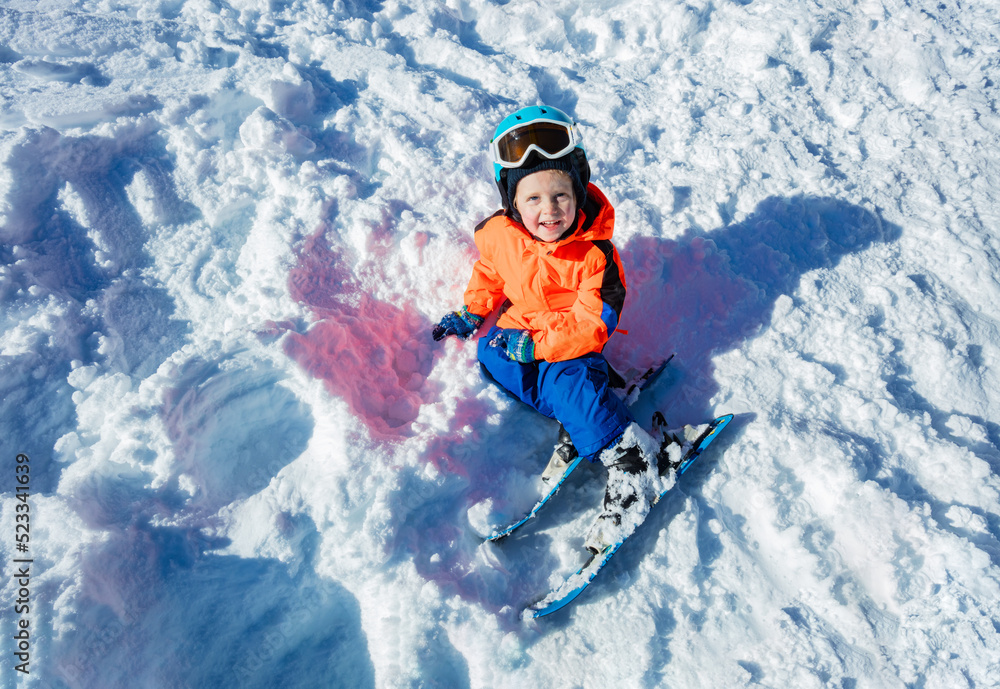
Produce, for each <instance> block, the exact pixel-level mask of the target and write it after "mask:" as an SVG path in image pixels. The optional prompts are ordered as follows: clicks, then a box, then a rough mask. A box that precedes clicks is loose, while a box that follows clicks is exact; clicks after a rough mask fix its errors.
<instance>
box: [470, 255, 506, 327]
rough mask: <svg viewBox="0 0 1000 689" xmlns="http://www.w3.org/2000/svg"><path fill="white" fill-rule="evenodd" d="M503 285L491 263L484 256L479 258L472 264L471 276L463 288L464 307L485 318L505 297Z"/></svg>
mask: <svg viewBox="0 0 1000 689" xmlns="http://www.w3.org/2000/svg"><path fill="white" fill-rule="evenodd" d="M503 286H504V282H503V278H501V277H500V275H499V274H498V273H497V271H496V269H495V268H494V267H493V264H492V263H490V262H489V260H487V259H486V258H480V259H479V260H478V261H476V263H475V265H474V266H472V277H471V278H469V286H468V287H467V288H466V290H465V306H466V308H467V309H468V310H469V312H470V313H473V314H475V315H477V316H481V317H483V318H485V317H486V316H488V315H490V314H491V313H492V312H493V310H494V309H495V308H497V307H498V306H500V304H502V303H503V301H504V299H506V297H505V296H504V292H503Z"/></svg>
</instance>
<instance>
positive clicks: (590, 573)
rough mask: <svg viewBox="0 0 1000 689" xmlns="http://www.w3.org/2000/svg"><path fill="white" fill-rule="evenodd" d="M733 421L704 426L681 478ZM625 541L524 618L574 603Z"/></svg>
mask: <svg viewBox="0 0 1000 689" xmlns="http://www.w3.org/2000/svg"><path fill="white" fill-rule="evenodd" d="M732 420H733V415H732V414H726V415H725V416H720V417H719V418H717V419H715V420H714V421H712V422H711V423H710V424H709V425H708V428H706V429H705V431H704V433H702V434H701V436H700V437H699V438H698V440H697V441H695V443H694V445H693V446H692V447H691V449H690V450H688V452H687V454H685V455H684V457H683V458H682V459H681V463H680V465H679V466H678V467H677V476H678V478H679V477H680V476H681V474H683V473H684V472H685V471H687V470H688V469H689V468H690V467H691V465H692V464H694V462H695V460H697V459H698V457H699V456H701V453H702V452H703V451H704V450H705V448H706V447H708V446H709V445H710V444H711V443H712V441H713V440H715V439H716V438H717V437H719V433H720V432H721V431H722V429H723V428H725V427H726V426H727V425H728V424H729V422H730V421H732ZM675 485H676V484H675ZM668 491H669V488H668V489H667V490H665V491H663V492H662V493H660V495H659V496H658V497H657V498H656V502H659V501H660V500H661V499H662V498H663V496H664V495H666V494H667V492H668ZM626 540H628V537H625V538H623V539H622V540H620V541H618V542H617V543H615V544H614V545H610V546H608V547H607V548H606V549H605V550H604V552H602V553H599V554H597V555H594V556H593V557H591V558H590V559H589V560H587V563H586V564H585V565H584V566H583V567H581V568H580V569H579V571H577V573H576V574H574V575H573V576H571V577H569V578H568V579H567V580H566V581H565V582H564V583H563V585H562V586H560V587H559V588H557V589H556V590H555V591H553V592H552V593H550V594H549V595H547V596H546V597H545V598H543V599H542V600H540V601H538V602H537V603H535V604H534V605H531V606H529V607H528V608H527V609H526V610H525V611H524V613H523V617H524V619H531V618H533V617H542V616H544V615H549V614H551V613H554V612H555V611H556V610H559V609H560V608H563V607H565V606H567V605H569V604H570V603H571V602H573V600H574V599H575V598H576V597H577V596H579V595H580V594H581V593H583V591H584V589H586V588H587V586H589V585H590V582H591V581H593V580H594V577H596V576H597V573H598V572H600V571H601V569H603V568H604V565H606V564H608V560H610V559H611V558H612V556H614V554H615V553H617V552H618V549H619V548H621V547H622V544H623V543H624V542H625V541H626Z"/></svg>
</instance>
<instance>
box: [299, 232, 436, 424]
mask: <svg viewBox="0 0 1000 689" xmlns="http://www.w3.org/2000/svg"><path fill="white" fill-rule="evenodd" d="M326 231H327V226H326V225H323V226H321V227H320V229H319V230H317V232H316V233H314V234H313V235H312V236H310V237H309V238H308V239H306V241H305V242H304V243H303V244H302V247H301V248H300V250H299V252H298V253H299V263H298V265H297V266H296V267H295V268H293V269H292V271H291V274H290V276H289V286H290V289H291V294H292V297H293V298H294V299H296V300H297V301H300V302H302V303H304V304H307V305H308V306H309V307H310V309H311V310H312V312H313V314H314V315H315V316H316V317H317V318H318V321H317V322H315V323H314V324H313V325H312V326H311V327H310V328H309V330H308V331H306V332H305V333H297V332H290V333H289V335H288V337H287V338H286V340H285V353H286V354H288V356H290V357H291V358H292V359H294V360H295V361H296V362H297V363H298V364H299V365H300V366H302V368H304V369H305V370H306V371H308V372H309V374H310V375H312V376H314V377H316V378H318V379H320V380H322V381H323V382H324V384H325V385H326V389H327V390H328V391H329V392H330V394H332V395H336V396H337V397H340V398H341V399H343V400H344V401H346V402H347V404H348V405H349V406H350V408H351V411H352V412H353V413H354V414H355V415H356V416H357V417H359V418H360V419H361V420H362V421H364V422H365V424H366V425H367V426H368V428H369V429H370V430H371V431H373V432H375V433H377V434H380V435H386V436H396V437H398V436H404V435H407V434H408V433H409V427H410V424H411V423H413V421H414V420H415V419H416V418H417V414H418V413H419V411H420V405H421V404H422V403H423V401H424V400H423V397H422V396H421V391H422V390H423V388H424V382H425V379H426V376H427V373H428V372H429V371H430V363H431V357H430V347H429V346H428V345H427V343H426V342H424V341H423V339H422V338H421V336H422V335H424V336H426V337H429V334H428V333H424V332H423V331H424V330H426V329H427V328H426V324H425V323H424V322H423V319H421V317H420V316H419V315H418V314H417V313H416V312H415V311H413V310H412V309H401V308H399V307H397V306H393V305H392V304H389V303H387V302H383V301H379V300H377V299H375V298H373V297H371V296H370V295H368V294H364V293H362V292H361V288H360V287H359V286H358V285H357V284H356V282H355V280H354V275H353V273H352V271H351V267H350V266H347V265H345V258H344V257H343V256H341V255H340V254H339V253H338V252H336V251H334V250H333V249H331V248H330V245H329V243H328V242H327V240H326Z"/></svg>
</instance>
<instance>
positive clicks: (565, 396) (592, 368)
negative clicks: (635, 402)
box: [479, 326, 633, 461]
mask: <svg viewBox="0 0 1000 689" xmlns="http://www.w3.org/2000/svg"><path fill="white" fill-rule="evenodd" d="M496 330H497V328H496V326H494V327H493V328H492V329H491V330H490V332H489V333H487V335H486V337H483V338H481V339H480V340H479V362H480V363H481V364H482V366H483V369H484V370H485V371H486V373H487V374H488V377H489V378H491V379H492V380H493V381H494V382H495V383H497V384H498V385H500V387H502V388H504V389H505V390H506V391H507V392H509V393H510V394H511V395H513V396H514V397H515V398H517V399H519V400H521V401H522V402H524V403H525V404H527V405H528V406H530V407H531V408H532V409H535V410H536V411H539V412H541V413H542V414H545V416H548V417H549V418H551V419H556V420H557V421H559V422H560V423H561V424H562V425H563V427H564V428H565V429H566V431H567V432H568V433H569V436H570V438H572V439H573V446H574V447H576V451H577V452H578V453H580V456H581V457H585V458H587V459H590V460H591V461H593V460H594V459H596V457H597V454H598V453H599V452H600V451H601V450H603V449H604V448H605V447H607V446H608V445H610V444H611V442H612V441H614V440H616V439H617V438H618V436H620V435H621V434H622V433H624V432H625V427H626V426H628V424H629V423H631V422H632V421H633V418H632V415H631V414H630V413H629V411H628V409H627V408H626V407H625V404H624V402H622V400H621V398H620V397H618V395H616V394H615V393H614V392H613V390H612V388H611V385H610V378H609V374H608V362H607V360H606V359H605V358H604V355H603V354H598V353H596V352H595V353H592V354H587V355H585V356H582V357H579V358H577V359H569V360H568V361H553V362H549V361H535V362H533V363H530V364H522V363H519V362H517V361H511V360H510V359H509V358H508V357H507V355H506V354H505V353H504V351H503V350H502V349H500V348H498V347H490V346H489V344H488V343H489V342H490V341H491V340H492V339H493V335H494V331H496Z"/></svg>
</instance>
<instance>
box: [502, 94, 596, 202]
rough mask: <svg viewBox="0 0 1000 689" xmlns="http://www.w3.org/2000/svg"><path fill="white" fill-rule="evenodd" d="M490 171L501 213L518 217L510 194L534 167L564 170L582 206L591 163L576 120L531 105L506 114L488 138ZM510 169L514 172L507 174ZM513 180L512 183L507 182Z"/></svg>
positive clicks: (561, 112)
mask: <svg viewBox="0 0 1000 689" xmlns="http://www.w3.org/2000/svg"><path fill="white" fill-rule="evenodd" d="M490 152H491V154H492V156H493V173H494V176H495V178H496V183H497V188H498V189H499V190H500V199H501V201H502V202H503V209H504V212H505V213H507V214H508V215H514V216H515V218H516V217H517V215H518V214H517V211H516V210H514V208H513V198H512V196H513V194H514V189H515V188H516V186H517V182H518V181H519V180H520V179H521V178H523V177H525V176H527V175H529V174H531V173H532V172H536V171H537V170H546V169H560V170H566V171H567V172H569V173H570V176H571V177H573V181H574V185H576V184H579V188H578V189H577V190H576V197H577V206H578V207H579V208H582V207H583V204H584V202H585V201H586V197H587V184H588V183H589V182H590V163H589V162H587V152H586V150H585V149H584V148H583V142H582V141H581V140H580V134H579V132H578V131H577V127H576V123H574V122H573V120H572V119H571V118H570V117H569V115H567V114H566V113H564V112H563V111H562V110H560V109H559V108H553V107H551V106H548V105H532V106H529V107H526V108H521V109H520V110H518V111H517V112H515V113H512V114H510V115H508V116H507V117H505V118H504V119H503V121H501V122H500V124H499V125H498V126H497V128H496V130H495V131H494V132H493V138H492V139H490ZM511 171H517V172H515V173H514V174H513V175H509V173H510V172H511ZM510 182H513V186H510V185H509V183H510Z"/></svg>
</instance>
